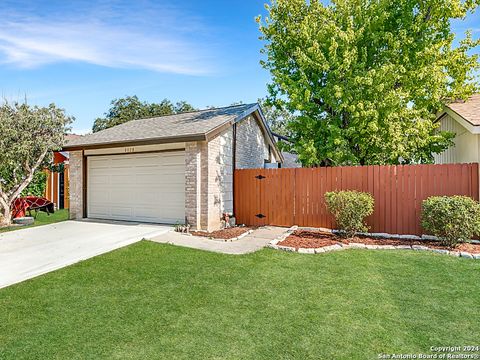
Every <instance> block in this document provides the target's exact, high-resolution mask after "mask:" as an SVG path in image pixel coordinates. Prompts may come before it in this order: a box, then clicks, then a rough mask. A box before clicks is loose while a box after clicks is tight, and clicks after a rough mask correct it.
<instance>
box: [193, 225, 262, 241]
mask: <svg viewBox="0 0 480 360" xmlns="http://www.w3.org/2000/svg"><path fill="white" fill-rule="evenodd" d="M252 229H253V228H251V227H246V226H236V227H230V228H226V229H222V230H217V231H212V232H206V231H191V232H190V233H191V234H192V235H195V236H204V237H208V238H214V239H233V238H236V237H239V236H240V235H242V234H245V233H246V232H247V231H249V230H252Z"/></svg>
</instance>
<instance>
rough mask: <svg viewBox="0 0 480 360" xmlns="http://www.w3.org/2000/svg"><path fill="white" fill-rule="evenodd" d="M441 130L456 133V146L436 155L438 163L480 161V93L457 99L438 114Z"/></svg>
mask: <svg viewBox="0 0 480 360" xmlns="http://www.w3.org/2000/svg"><path fill="white" fill-rule="evenodd" d="M437 121H439V122H440V130H445V131H451V132H453V133H455V138H454V142H455V146H452V147H450V148H448V149H447V150H445V151H444V152H442V153H441V154H436V155H435V156H434V158H435V163H437V164H450V163H474V162H475V163H476V162H480V94H475V95H473V96H471V97H470V98H469V99H468V100H467V101H455V102H452V103H450V104H448V105H447V106H445V107H444V109H443V110H442V111H441V112H440V113H439V114H438V116H437Z"/></svg>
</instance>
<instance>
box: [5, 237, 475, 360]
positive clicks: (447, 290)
mask: <svg viewBox="0 0 480 360" xmlns="http://www.w3.org/2000/svg"><path fill="white" fill-rule="evenodd" d="M479 294H480V261H473V260H466V259H460V258H453V257H449V256H444V255H437V254H431V253H423V252H413V251H368V250H349V251H343V252H336V253H329V254H322V255H301V254H293V253H285V252H280V251H274V250H269V249H265V250H262V251H259V252H257V253H254V254H250V255H245V256H230V255H221V254H214V253H208V252H202V251H197V250H192V249H187V248H181V247H174V246H171V245H161V244H157V243H151V242H147V241H143V242H140V243H137V244H134V245H132V246H129V247H127V248H123V249H120V250H117V251H114V252H112V253H109V254H106V255H103V256H100V257H97V258H94V259H91V260H88V261H85V262H82V263H79V264H77V265H74V266H71V267H69V268H66V269H63V270H60V271H56V272H54V273H50V274H47V275H45V276H41V277H39V278H36V279H33V280H30V281H27V282H24V283H22V284H18V285H15V286H12V287H9V288H5V289H3V290H0V358H1V359H176V358H183V359H376V358H377V356H378V354H379V353H382V352H386V353H393V352H395V353H401V352H402V353H419V352H428V351H429V348H430V346H448V345H452V346H453V345H458V346H461V345H480V344H479V341H478V339H479V337H478V335H479V334H480V311H479V309H480V296H479Z"/></svg>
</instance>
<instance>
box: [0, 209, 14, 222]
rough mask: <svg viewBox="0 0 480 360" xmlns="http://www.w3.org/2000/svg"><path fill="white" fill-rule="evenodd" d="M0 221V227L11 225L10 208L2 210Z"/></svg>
mask: <svg viewBox="0 0 480 360" xmlns="http://www.w3.org/2000/svg"><path fill="white" fill-rule="evenodd" d="M0 220H1V221H0V223H1V224H2V225H10V224H11V223H12V210H11V209H10V208H4V209H3V214H2V218H1V219H0Z"/></svg>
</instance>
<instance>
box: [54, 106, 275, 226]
mask: <svg viewBox="0 0 480 360" xmlns="http://www.w3.org/2000/svg"><path fill="white" fill-rule="evenodd" d="M63 150H64V151H68V152H69V153H70V217H71V218H72V219H81V218H87V217H88V218H95V219H113V220H130V221H140V222H156V223H170V224H174V223H184V222H185V221H187V222H188V223H189V224H190V225H191V226H192V228H194V229H205V230H214V229H219V228H220V227H221V220H222V216H223V214H224V213H233V212H234V207H235V204H234V201H233V190H234V187H235V184H234V177H233V172H234V170H235V169H245V168H264V167H265V164H268V163H282V162H283V157H282V154H281V152H280V151H279V149H278V148H277V145H276V142H275V139H274V138H273V136H272V133H271V131H270V129H269V128H268V126H267V124H266V121H265V118H264V116H263V114H262V110H261V109H260V106H259V105H258V104H248V105H246V104H244V105H236V106H230V107H225V108H217V109H208V110H202V111H195V112H189V113H182V114H176V115H168V116H162V117H156V118H150V119H141V120H134V121H130V122H127V123H124V124H121V125H118V126H115V127H113V128H110V129H106V130H103V131H100V132H97V133H94V134H90V135H85V136H83V137H82V138H79V139H72V140H71V141H69V142H68V144H67V145H66V146H65V147H64V149H63Z"/></svg>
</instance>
